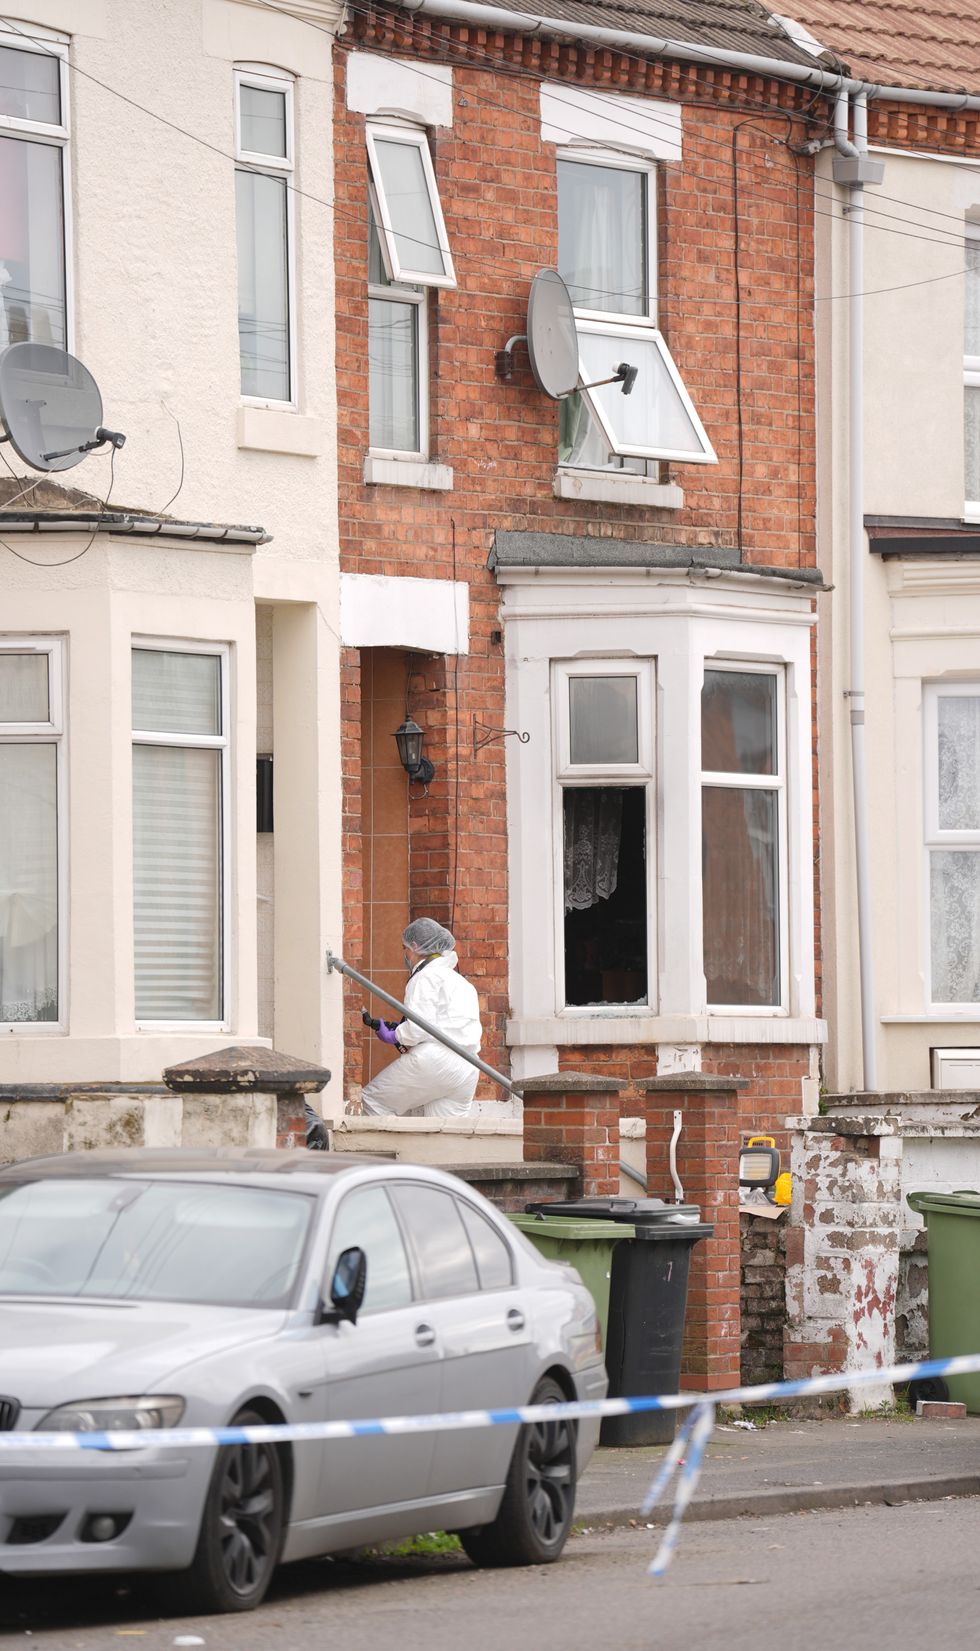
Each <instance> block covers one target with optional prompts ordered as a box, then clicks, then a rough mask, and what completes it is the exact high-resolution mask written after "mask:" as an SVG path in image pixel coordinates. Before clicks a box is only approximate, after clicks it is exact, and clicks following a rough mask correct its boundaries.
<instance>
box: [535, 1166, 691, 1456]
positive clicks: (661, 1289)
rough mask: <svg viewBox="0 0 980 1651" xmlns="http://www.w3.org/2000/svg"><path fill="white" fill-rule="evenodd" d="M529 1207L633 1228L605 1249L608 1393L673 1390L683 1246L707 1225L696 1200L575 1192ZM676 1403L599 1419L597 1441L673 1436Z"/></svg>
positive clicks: (644, 1441) (656, 1441)
mask: <svg viewBox="0 0 980 1651" xmlns="http://www.w3.org/2000/svg"><path fill="white" fill-rule="evenodd" d="M527 1211H528V1214H529V1215H537V1214H539V1213H540V1214H542V1215H564V1216H575V1217H576V1218H577V1219H579V1220H582V1219H592V1220H598V1221H621V1222H623V1223H624V1224H626V1225H628V1226H630V1227H632V1228H633V1236H632V1237H631V1238H630V1239H628V1240H627V1241H625V1242H624V1243H622V1244H617V1245H616V1247H615V1250H614V1251H613V1262H612V1276H611V1278H610V1282H609V1328H608V1335H607V1338H606V1371H607V1374H608V1376H609V1397H610V1398H611V1399H619V1398H631V1397H636V1398H641V1397H646V1396H648V1395H651V1394H657V1395H660V1394H667V1393H676V1392H677V1391H678V1388H679V1385H680V1375H681V1351H682V1348H683V1343H684V1318H685V1315H686V1312H687V1280H688V1272H689V1270H690V1263H691V1251H692V1250H693V1248H694V1246H695V1244H697V1243H698V1242H699V1240H700V1239H702V1238H709V1237H710V1236H711V1234H712V1232H713V1231H714V1228H713V1227H712V1226H711V1224H710V1223H709V1222H705V1221H702V1220H701V1219H700V1216H701V1212H700V1210H699V1209H698V1207H697V1205H696V1204H665V1203H663V1202H662V1200H661V1199H659V1198H583V1199H579V1200H576V1201H573V1202H570V1203H554V1204H547V1203H540V1204H529V1205H528V1206H527ZM676 1416H677V1413H676V1411H673V1410H647V1411H637V1412H634V1413H632V1414H630V1415H626V1416H606V1417H605V1418H604V1419H603V1423H602V1431H601V1434H600V1438H601V1442H602V1443H603V1444H604V1445H662V1444H669V1443H670V1441H671V1440H672V1439H673V1437H674V1431H675V1423H676Z"/></svg>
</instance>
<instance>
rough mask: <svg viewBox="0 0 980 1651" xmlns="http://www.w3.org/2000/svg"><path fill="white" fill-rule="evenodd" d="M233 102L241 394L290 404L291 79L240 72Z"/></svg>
mask: <svg viewBox="0 0 980 1651" xmlns="http://www.w3.org/2000/svg"><path fill="white" fill-rule="evenodd" d="M235 105H236V117H235V118H236V156H237V161H238V165H237V167H236V170H235V210H236V220H237V242H238V345H239V352H240V356H241V384H242V395H243V396H245V397H247V398H248V399H249V400H250V401H262V402H277V403H280V404H282V403H286V404H292V403H293V402H294V401H295V393H294V391H295V385H294V360H295V353H296V352H295V346H294V340H293V334H294V316H295V300H294V272H293V207H292V188H291V184H292V174H293V83H292V81H291V80H290V79H289V78H288V77H287V76H286V75H280V74H276V73H274V72H271V71H267V70H266V71H262V72H259V71H258V70H251V69H239V70H238V71H237V72H236V75H235Z"/></svg>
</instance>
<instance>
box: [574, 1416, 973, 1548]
mask: <svg viewBox="0 0 980 1651" xmlns="http://www.w3.org/2000/svg"><path fill="white" fill-rule="evenodd" d="M750 1415H751V1412H750V1411H748V1410H747V1411H746V1412H745V1415H744V1417H743V1420H746V1421H747V1420H748V1419H749V1417H750ZM665 1449H666V1447H665V1446H660V1445H651V1446H642V1447H637V1448H634V1449H630V1450H622V1449H616V1450H612V1449H603V1448H601V1447H600V1449H599V1450H597V1451H596V1453H595V1456H594V1457H593V1459H592V1461H591V1462H590V1463H589V1466H588V1468H587V1469H586V1471H585V1473H584V1474H583V1475H582V1478H581V1481H580V1483H579V1488H578V1496H577V1498H576V1503H575V1520H576V1524H577V1525H578V1526H579V1527H583V1526H584V1527H587V1528H594V1527H597V1526H604V1525H630V1524H633V1523H639V1522H640V1514H639V1509H640V1504H641V1502H642V1501H643V1498H644V1496H645V1495H646V1492H647V1490H648V1489H649V1486H650V1483H651V1481H652V1480H653V1477H654V1475H655V1473H656V1471H657V1467H658V1465H659V1463H660V1462H661V1460H662V1459H663V1456H664V1452H665ZM950 1496H980V1416H967V1417H966V1418H965V1419H964V1420H962V1421H935V1420H930V1421H924V1420H920V1419H918V1418H916V1417H913V1416H902V1415H900V1416H897V1417H879V1416H862V1417H837V1416H835V1417H828V1418H826V1419H820V1420H806V1421H801V1420H797V1419H794V1418H793V1417H785V1418H780V1419H777V1420H775V1421H769V1420H767V1421H765V1422H763V1421H761V1420H760V1421H757V1422H756V1423H755V1425H754V1428H753V1429H752V1430H749V1429H747V1428H745V1427H743V1426H738V1425H736V1423H735V1421H734V1420H732V1419H724V1418H723V1419H721V1420H720V1421H719V1422H718V1423H717V1424H716V1427H715V1432H714V1436H713V1438H712V1440H711V1443H710V1444H709V1446H708V1449H707V1452H706V1455H705V1460H704V1462H703V1464H702V1469H701V1477H700V1479H699V1481H698V1486H697V1490H696V1491H695V1494H694V1498H693V1500H692V1502H691V1504H690V1506H689V1508H688V1510H687V1513H686V1514H685V1520H703V1519H734V1518H737V1517H739V1516H740V1515H743V1514H767V1513H777V1514H778V1513H797V1512H800V1511H802V1510H804V1509H810V1508H852V1507H859V1506H862V1505H864V1504H867V1503H878V1504H884V1505H886V1506H889V1507H894V1506H896V1505H899V1504H902V1503H905V1502H934V1501H940V1500H942V1499H943V1498H945V1497H950ZM672 1502H673V1484H672V1485H671V1486H670V1487H669V1488H668V1492H667V1497H666V1506H665V1507H664V1506H662V1507H660V1508H658V1509H656V1510H655V1511H654V1513H653V1514H652V1515H651V1516H650V1518H649V1521H644V1523H647V1522H648V1523H650V1524H660V1523H663V1522H664V1521H665V1520H666V1519H668V1518H669V1516H670V1508H671V1504H672Z"/></svg>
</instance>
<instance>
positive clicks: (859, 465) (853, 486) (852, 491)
mask: <svg viewBox="0 0 980 1651" xmlns="http://www.w3.org/2000/svg"><path fill="white" fill-rule="evenodd" d="M847 104H848V99H847V93H846V91H841V92H840V93H839V95H838V98H837V104H836V108H835V111H834V142H835V144H836V147H837V151H838V153H837V155H836V156H835V158H834V181H835V183H839V184H842V185H844V187H845V188H847V189H849V190H850V202H849V204H848V206H847V207H845V209H844V210H845V212H846V213H847V220H848V255H849V256H848V264H849V280H850V295H849V298H848V437H849V465H848V558H849V574H850V578H849V585H848V589H849V595H850V678H851V682H850V687H849V688H848V689H847V690H846V693H847V698H848V705H849V710H850V721H851V774H852V791H853V806H854V859H855V871H856V876H857V913H858V957H859V963H860V976H861V1052H862V1067H863V1071H862V1082H861V1087H862V1088H863V1089H866V1090H871V1089H877V1087H878V1059H877V1045H876V1037H875V1032H876V1027H875V985H874V947H873V934H872V928H871V886H870V855H869V840H868V771H867V751H866V746H865V723H864V564H865V560H866V552H865V544H864V297H863V293H864V185H865V184H866V183H880V182H881V179H882V177H883V176H884V165H883V163H882V162H881V161H873V160H871V159H870V158H869V156H868V96H867V92H866V91H864V90H861V91H858V92H856V93H855V94H854V104H853V111H854V141H853V142H851V140H850V139H849V138H848V136H847V125H848V107H847Z"/></svg>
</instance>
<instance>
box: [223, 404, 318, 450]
mask: <svg viewBox="0 0 980 1651" xmlns="http://www.w3.org/2000/svg"><path fill="white" fill-rule="evenodd" d="M238 445H239V447H246V448H251V449H253V450H254V451H257V452H260V453H288V454H291V455H292V456H293V457H294V458H302V459H315V458H317V457H318V456H319V455H320V454H321V453H322V452H323V451H324V446H325V443H324V434H323V420H322V419H318V418H309V417H307V416H306V415H305V414H303V413H292V412H289V411H288V410H286V409H284V408H279V407H239V409H238Z"/></svg>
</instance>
